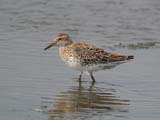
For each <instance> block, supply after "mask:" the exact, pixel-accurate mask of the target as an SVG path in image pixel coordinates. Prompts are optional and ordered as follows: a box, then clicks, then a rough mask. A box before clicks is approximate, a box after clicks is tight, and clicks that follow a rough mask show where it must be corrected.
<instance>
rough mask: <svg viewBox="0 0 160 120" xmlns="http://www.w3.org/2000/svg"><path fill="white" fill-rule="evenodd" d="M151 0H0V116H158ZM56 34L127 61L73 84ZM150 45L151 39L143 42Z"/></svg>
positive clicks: (94, 119)
mask: <svg viewBox="0 0 160 120" xmlns="http://www.w3.org/2000/svg"><path fill="white" fill-rule="evenodd" d="M159 6H160V1H159V0H152V1H150V0H138V1H133V0H92V1H86V0H79V1H75V0H61V1H60V0H34V1H33V0H12V1H11V0H1V1H0V97H1V98H0V119H2V120H9V119H13V120H35V119H39V120H55V119H65V120H66V119H68V120H71V119H74V120H75V119H76V120H80V119H82V120H101V119H107V120H110V119H118V120H121V119H123V120H128V119H135V120H137V119H141V120H150V119H153V120H159V118H160V101H159V99H160V88H159V84H160V81H159V78H160V75H159V71H160V68H159V67H160V66H159V65H160V61H159V58H160V54H159V53H160V49H159V47H160V44H159V43H160V40H159V31H160V27H159V26H160V22H159V18H160V7H159ZM59 32H67V33H69V34H70V35H71V36H72V38H73V39H74V40H80V41H83V42H88V43H91V44H95V45H97V46H99V47H102V48H104V49H106V50H108V51H111V52H114V53H121V54H131V55H134V56H135V60H134V61H131V62H129V63H126V64H123V65H120V66H118V67H116V68H115V69H112V70H108V71H102V72H98V73H95V75H94V76H95V78H96V80H97V82H96V83H95V84H92V82H91V80H90V78H89V77H88V76H85V75H84V76H83V82H82V83H81V84H80V83H79V82H77V77H78V74H79V73H78V72H76V71H74V70H72V69H70V68H67V67H66V66H65V65H64V64H63V63H62V61H61V60H60V58H59V55H58V50H57V49H56V48H53V49H51V50H49V51H43V48H44V47H46V45H47V44H48V43H49V42H51V41H52V36H53V35H55V34H57V33H59ZM151 43H152V44H151Z"/></svg>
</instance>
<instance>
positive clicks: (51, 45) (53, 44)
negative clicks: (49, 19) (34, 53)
mask: <svg viewBox="0 0 160 120" xmlns="http://www.w3.org/2000/svg"><path fill="white" fill-rule="evenodd" d="M53 46H56V42H53V43H50V44H49V45H48V46H47V47H45V48H44V50H47V49H49V48H51V47H53Z"/></svg>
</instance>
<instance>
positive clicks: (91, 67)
mask: <svg viewBox="0 0 160 120" xmlns="http://www.w3.org/2000/svg"><path fill="white" fill-rule="evenodd" d="M64 62H65V63H66V64H67V65H68V66H69V67H71V68H74V69H76V70H78V71H81V72H82V71H87V72H96V71H100V70H105V69H111V68H114V67H115V66H117V65H119V64H121V63H124V61H123V62H112V63H107V64H90V65H86V66H82V65H81V64H80V62H79V61H78V60H76V59H75V58H74V57H71V58H70V59H68V60H67V61H64Z"/></svg>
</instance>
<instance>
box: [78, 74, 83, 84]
mask: <svg viewBox="0 0 160 120" xmlns="http://www.w3.org/2000/svg"><path fill="white" fill-rule="evenodd" d="M82 74H83V72H81V74H80V75H79V79H78V80H79V82H81V80H82Z"/></svg>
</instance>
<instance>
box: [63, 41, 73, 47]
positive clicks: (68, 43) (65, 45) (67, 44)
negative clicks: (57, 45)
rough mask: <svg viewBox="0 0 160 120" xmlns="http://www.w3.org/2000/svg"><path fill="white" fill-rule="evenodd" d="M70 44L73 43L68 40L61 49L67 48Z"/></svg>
mask: <svg viewBox="0 0 160 120" xmlns="http://www.w3.org/2000/svg"><path fill="white" fill-rule="evenodd" d="M72 44H73V41H72V40H69V41H67V42H66V43H65V44H64V45H63V47H67V46H69V45H72Z"/></svg>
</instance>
